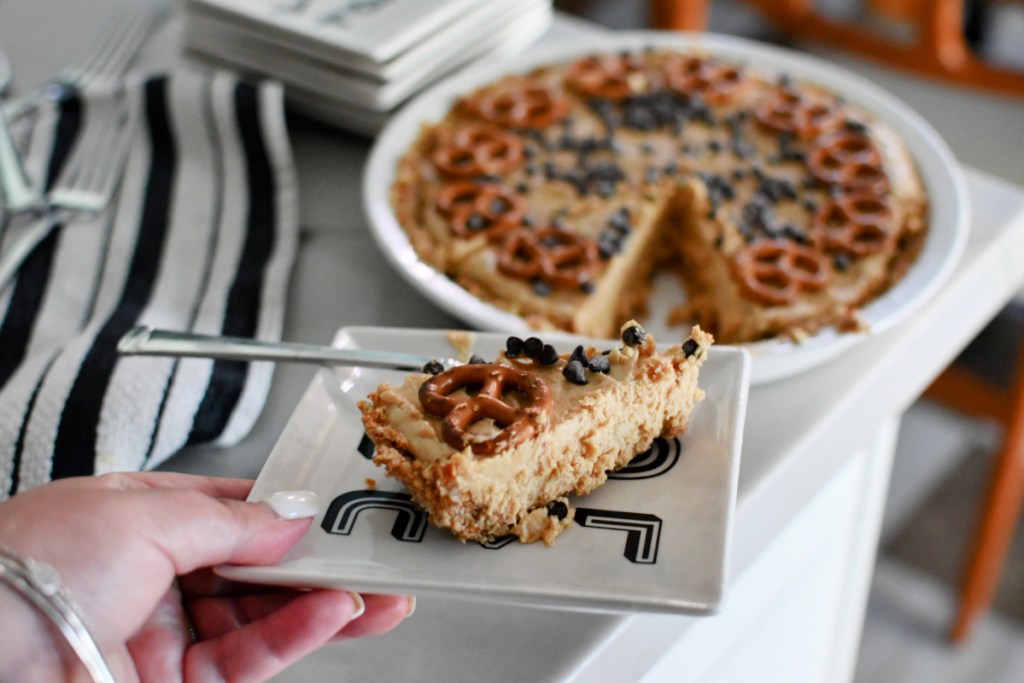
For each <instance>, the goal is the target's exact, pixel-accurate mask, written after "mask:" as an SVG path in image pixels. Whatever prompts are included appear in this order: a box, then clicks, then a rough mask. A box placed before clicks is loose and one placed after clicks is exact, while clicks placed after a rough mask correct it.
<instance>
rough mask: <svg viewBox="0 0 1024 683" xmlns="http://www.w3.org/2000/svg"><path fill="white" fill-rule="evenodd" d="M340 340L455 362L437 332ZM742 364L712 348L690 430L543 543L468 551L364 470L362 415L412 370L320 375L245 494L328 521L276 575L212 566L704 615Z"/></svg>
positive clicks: (737, 429) (733, 448)
mask: <svg viewBox="0 0 1024 683" xmlns="http://www.w3.org/2000/svg"><path fill="white" fill-rule="evenodd" d="M505 339H506V335H501V334H493V333H478V334H475V343H474V346H473V351H474V352H476V353H478V354H480V355H482V356H484V357H493V356H494V355H496V354H497V352H498V351H499V350H500V349H501V348H503V347H504V342H505ZM550 341H552V342H553V343H555V346H556V348H558V349H559V350H560V351H569V350H571V348H572V346H573V345H574V344H573V343H572V342H569V341H566V338H565V337H562V338H559V339H558V340H556V339H555V338H552V339H551V340H550ZM597 344H601V342H597ZM604 344H607V342H604ZM335 345H336V346H339V347H342V348H366V349H378V350H383V351H403V352H406V353H417V354H425V355H429V356H437V357H448V356H451V355H453V354H454V353H455V351H454V350H453V347H452V346H451V344H450V343H449V341H448V337H447V335H446V333H445V332H444V331H441V330H406V329H389V328H345V329H343V330H341V331H340V332H339V334H338V336H337V338H336V339H335ZM598 348H601V346H598ZM749 370H750V360H749V356H748V354H747V353H746V352H745V351H742V350H739V349H736V348H732V347H721V348H719V347H713V348H712V349H711V351H710V354H709V357H708V360H707V362H706V363H705V364H704V367H703V369H702V370H701V377H700V384H701V386H702V387H703V388H704V390H705V392H706V398H705V400H704V401H703V402H701V403H700V404H699V405H698V406H697V408H696V410H695V411H694V414H693V417H692V420H691V424H690V427H689V429H688V430H687V432H686V434H684V435H683V436H682V437H681V438H678V439H670V440H660V441H659V442H657V443H656V444H655V447H654V448H652V449H651V451H649V452H648V453H647V454H644V455H643V456H642V457H638V458H636V459H635V460H634V461H633V462H632V463H631V464H630V465H628V466H627V467H626V468H624V469H623V470H621V471H619V472H617V473H615V474H614V475H612V477H611V478H610V480H609V481H608V483H607V484H605V485H604V486H603V487H601V488H599V489H598V490H597V491H595V492H593V493H591V494H590V495H588V496H584V497H577V498H576V499H574V500H573V501H572V503H573V505H574V507H576V508H577V512H576V521H575V522H574V524H573V525H572V526H571V527H569V528H568V529H567V530H566V531H564V532H563V533H562V534H561V535H560V536H559V537H558V539H557V543H556V545H555V546H554V547H551V548H549V547H546V546H545V545H544V544H543V543H535V544H531V545H523V544H520V543H518V542H515V541H514V539H513V541H512V542H508V541H507V540H504V541H503V540H499V541H496V542H494V543H492V544H489V545H487V546H485V545H481V544H477V543H465V544H464V543H460V542H459V541H458V540H457V539H456V538H455V537H453V536H452V535H451V534H450V533H449V532H448V531H446V530H443V529H438V528H436V527H433V526H431V525H429V524H427V522H426V518H425V515H424V514H423V512H422V511H421V510H420V509H419V508H417V507H416V506H414V505H413V504H412V503H411V502H410V500H409V495H408V494H407V493H406V492H405V490H404V487H403V486H402V484H400V483H399V482H396V481H392V480H390V479H388V478H387V477H386V476H385V474H384V471H383V469H381V468H378V467H376V466H375V465H374V464H373V463H372V462H371V461H370V460H369V456H370V454H371V453H372V444H370V442H369V441H368V440H367V439H365V433H364V431H363V427H362V423H361V421H360V413H359V409H358V408H357V406H356V403H357V402H358V401H359V400H360V399H362V398H364V397H365V396H366V395H367V394H368V393H369V392H370V391H372V390H373V389H375V388H376V387H377V385H378V384H380V383H381V382H382V381H388V382H392V383H394V382H398V381H401V379H402V377H403V373H399V372H392V371H378V370H366V369H362V368H324V369H322V370H320V371H319V372H318V373H317V375H316V377H315V378H314V380H313V382H312V384H311V385H310V387H309V389H308V390H307V391H306V394H305V395H304V396H303V398H302V400H301V402H300V403H299V405H298V407H297V408H296V410H295V413H294V414H293V416H292V418H291V420H290V421H289V423H288V425H287V427H286V428H285V430H284V433H283V434H282V435H281V438H280V440H279V441H278V443H277V446H276V447H275V448H274V450H273V452H272V453H271V455H270V458H269V459H268V460H267V463H266V465H265V466H264V468H263V471H262V472H261V473H260V475H259V477H258V479H257V481H256V485H255V487H254V488H253V491H252V494H251V495H250V500H257V501H258V500H264V499H266V498H268V497H269V496H270V495H272V494H273V493H274V492H276V491H285V490H312V491H314V492H315V493H316V494H317V495H318V496H319V497H320V499H321V503H322V505H323V507H324V511H323V512H322V513H321V515H320V516H319V517H318V518H317V519H316V520H315V522H314V524H313V525H312V526H311V527H310V530H309V532H308V533H307V534H306V536H305V537H304V538H303V539H302V540H301V541H300V542H299V543H298V544H297V545H296V546H295V547H294V548H293V549H292V550H291V551H290V552H289V554H288V555H287V556H286V557H285V558H284V559H283V560H282V561H281V562H280V563H279V564H278V565H276V566H273V567H221V568H219V569H218V571H219V572H220V573H221V574H223V575H224V576H227V577H230V578H234V579H239V580H245V581H256V582H263V583H272V584H281V585H298V586H333V587H339V588H346V589H350V590H357V591H367V592H376V593H406V594H417V595H428V594H435V595H445V596H450V597H458V598H470V599H479V600H490V601H498V602H514V603H519V604H532V605H538V606H547V607H558V608H565V609H582V610H595V611H647V612H669V613H684V614H708V613H711V612H713V611H714V610H715V609H716V607H717V606H718V604H719V602H720V601H721V599H722V597H723V593H724V591H725V586H726V578H727V576H728V565H729V548H730V545H731V544H730V539H731V535H732V520H733V510H734V507H735V499H736V480H737V474H738V471H739V459H740V443H741V440H742V435H743V421H744V415H745V412H746V399H747V388H748V382H749ZM370 480H372V482H371V481H370Z"/></svg>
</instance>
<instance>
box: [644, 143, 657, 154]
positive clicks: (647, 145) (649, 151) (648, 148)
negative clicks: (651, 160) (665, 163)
mask: <svg viewBox="0 0 1024 683" xmlns="http://www.w3.org/2000/svg"><path fill="white" fill-rule="evenodd" d="M640 151H641V152H643V153H644V154H654V151H655V150H654V145H652V144H651V143H649V142H645V143H643V144H642V145H640Z"/></svg>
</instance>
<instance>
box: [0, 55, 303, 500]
mask: <svg viewBox="0 0 1024 683" xmlns="http://www.w3.org/2000/svg"><path fill="white" fill-rule="evenodd" d="M110 96H111V95H110V94H109V93H107V94H105V95H100V94H88V93H87V94H82V95H80V96H78V97H72V98H70V99H66V100H64V101H61V102H60V103H54V104H52V105H47V106H45V107H43V108H42V109H41V110H40V112H39V114H38V116H37V117H35V119H34V123H33V124H32V126H31V130H30V131H28V132H27V135H26V140H27V143H26V144H27V149H26V166H27V167H28V170H29V171H30V174H34V175H35V177H37V178H44V177H45V178H46V179H47V183H49V184H51V185H52V183H53V182H54V179H55V178H57V177H58V174H59V172H60V170H61V167H62V165H63V164H65V163H66V162H67V161H68V159H69V158H70V157H71V155H72V154H73V150H74V145H75V141H76V140H78V139H80V138H81V137H82V136H83V135H84V132H85V131H86V130H87V129H88V127H89V125H90V122H92V123H93V125H95V119H96V117H97V116H100V115H102V114H103V112H104V111H108V110H109V107H106V108H105V107H102V106H99V105H100V104H101V102H102V99H103V97H110ZM127 96H128V98H129V101H130V102H131V105H132V106H130V107H129V109H130V111H131V112H132V114H131V116H130V118H129V123H128V125H127V126H126V128H125V134H127V135H131V136H132V142H131V148H130V153H129V157H128V161H127V165H126V167H125V173H124V177H123V180H122V182H121V185H120V188H119V191H118V195H117V198H116V200H115V201H114V202H113V203H112V205H111V207H110V208H109V210H107V211H106V212H105V213H103V214H102V215H100V216H97V217H96V218H94V219H89V220H86V221H75V222H74V223H67V224H63V225H58V227H57V229H56V230H54V231H53V232H52V233H51V234H50V236H49V237H48V238H47V239H46V240H45V241H43V242H42V243H41V244H40V245H39V246H38V247H37V248H36V249H35V251H34V252H33V253H32V255H31V256H30V258H29V259H28V261H27V262H26V263H25V264H24V266H23V267H22V269H21V270H20V271H19V273H18V277H17V279H16V280H15V281H13V282H12V283H11V284H10V285H8V286H7V287H6V288H5V289H4V290H3V291H2V292H0V498H4V497H7V496H9V495H13V494H15V493H17V492H19V491H24V490H27V489H29V488H32V487H34V486H38V485H40V484H43V483H45V482H47V481H49V480H50V479H57V478H62V477H68V476H75V475H88V474H94V473H97V474H98V473H102V472H109V471H116V470H140V469H146V468H150V467H154V466H156V465H157V464H159V463H160V462H161V461H163V460H165V459H166V458H167V457H169V456H170V455H172V454H173V453H175V452H176V451H178V450H179V449H181V448H182V447H184V446H186V445H189V444H196V443H201V442H216V443H219V444H223V445H230V444H233V443H235V442H237V441H238V440H239V439H240V438H242V437H243V436H244V435H245V434H246V433H247V432H248V431H249V430H250V428H251V427H252V425H253V423H254V422H255V420H256V418H257V416H258V414H259V412H260V410H261V409H262V406H263V403H264V401H265V399H266V395H267V392H268V390H269V387H270V381H271V374H272V366H271V365H270V364H268V363H252V364H248V363H240V362H226V361H212V360H205V359H173V358H155V357H154V358H143V357H131V358H129V357H125V358H121V357H118V355H117V353H116V350H115V349H116V344H117V341H118V339H119V338H120V337H121V336H122V335H123V334H124V333H125V332H127V331H128V330H129V329H130V328H131V327H132V326H134V325H137V324H145V325H152V326H154V327H163V328H171V329H177V330H194V331H197V332H202V333H206V334H228V335H236V336H243V337H255V338H259V339H279V338H280V334H281V326H282V323H283V317H284V306H285V294H286V289H287V284H288V278H289V274H290V271H291V267H292V264H293V262H294V258H295V250H296V242H297V187H296V180H295V172H294V167H293V164H292V159H291V150H290V147H289V144H288V137H287V131H286V128H285V121H284V113H283V98H282V92H281V89H280V87H279V86H277V85H275V84H270V83H267V84H260V85H252V84H249V83H245V82H240V81H238V80H237V79H236V78H235V77H233V76H231V75H229V74H226V73H221V74H212V75H211V74H198V73H192V72H184V71H183V72H175V73H174V74H172V75H164V76H158V77H153V78H150V79H148V80H146V81H144V82H141V83H138V84H135V85H133V86H131V87H129V88H128V89H127ZM16 231H17V227H12V228H10V229H9V230H8V232H9V233H10V234H5V235H3V236H2V240H0V248H3V246H4V244H5V243H9V240H11V239H13V238H14V237H15V234H14V233H15V232H16Z"/></svg>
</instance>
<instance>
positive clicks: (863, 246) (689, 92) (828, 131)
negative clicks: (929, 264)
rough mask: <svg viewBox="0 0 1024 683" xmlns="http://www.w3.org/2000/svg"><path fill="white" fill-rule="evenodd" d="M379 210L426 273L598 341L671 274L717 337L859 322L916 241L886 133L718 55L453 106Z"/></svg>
mask: <svg viewBox="0 0 1024 683" xmlns="http://www.w3.org/2000/svg"><path fill="white" fill-rule="evenodd" d="M391 198H392V204H393V206H394V209H395V212H396V215H397V217H398V220H399V222H400V224H401V225H402V226H403V229H404V230H405V231H406V233H407V234H408V235H409V238H410V241H411V242H412V245H413V247H414V248H415V250H416V251H417V253H418V254H419V256H420V258H422V259H423V260H424V261H426V262H427V263H429V264H431V265H432V266H434V267H435V268H437V269H438V270H440V271H442V272H444V273H446V274H447V275H448V276H449V277H451V278H452V279H453V280H455V281H456V282H458V283H459V284H460V285H461V286H462V287H464V288H465V289H467V290H469V291H470V292H472V293H473V294H475V295H476V296H478V297H480V298H481V299H483V300H485V301H487V302H490V303H492V304H494V305H496V306H498V307H501V308H503V309H506V310H508V311H510V312H512V313H515V314H517V315H520V316H523V317H524V318H525V319H527V320H528V321H529V322H530V324H531V325H532V326H533V327H535V328H538V329H544V328H561V329H564V330H569V331H572V332H577V333H580V334H585V335H589V336H595V337H611V336H613V335H614V334H615V331H616V330H618V329H619V326H620V325H621V324H622V322H623V321H625V320H628V319H630V318H632V317H636V316H641V315H643V314H644V312H645V309H646V301H647V298H648V295H649V292H650V284H649V283H650V280H651V277H652V275H653V274H654V273H656V272H662V271H667V272H670V273H672V274H674V275H676V276H678V277H679V278H680V280H681V281H682V283H683V286H684V287H685V289H686V291H687V299H686V301H685V302H682V301H681V302H680V304H679V306H678V307H677V309H676V310H675V311H674V313H673V319H674V322H679V323H682V322H686V323H688V324H694V323H697V324H699V325H701V326H702V327H703V328H704V329H705V330H708V331H709V332H711V333H713V334H714V335H715V337H716V338H717V339H718V340H719V341H720V342H729V343H733V342H745V341H755V340H759V339H765V338H770V337H777V336H782V337H789V338H797V339H799V338H801V337H804V336H807V335H810V334H814V333H815V332H816V331H818V330H819V329H820V328H821V327H823V326H826V325H835V326H837V327H839V328H840V329H851V328H858V327H859V326H860V322H859V316H858V309H859V308H860V307H861V306H863V305H864V304H865V303H866V302H868V301H870V300H872V299H873V298H874V297H876V296H878V295H879V294H880V293H881V292H884V291H885V290H886V289H888V288H889V287H890V286H891V285H892V284H893V283H894V282H895V281H896V280H898V279H899V278H900V277H901V276H902V274H903V273H904V272H905V270H906V268H907V267H908V265H909V264H910V263H911V262H912V260H913V259H914V258H915V257H916V255H917V253H918V252H919V249H920V246H921V244H922V242H923V239H924V236H925V234H926V232H927V225H928V223H927V210H928V206H927V199H926V197H925V194H924V190H923V186H922V183H921V180H920V178H919V176H918V172H917V170H916V168H915V165H914V163H913V161H912V159H911V157H910V155H909V153H908V151H907V149H906V147H905V145H904V144H903V142H902V141H901V140H900V139H899V137H898V136H897V135H896V133H895V132H894V131H893V130H891V129H890V128H889V127H887V126H886V125H885V124H883V123H882V122H880V121H878V120H876V119H875V118H874V117H873V116H872V114H871V113H870V112H868V111H866V110H865V109H864V108H862V107H860V106H858V105H856V104H854V103H852V102H849V101H846V100H844V99H843V98H842V97H840V96H838V95H836V94H835V93H833V92H830V91H829V90H828V89H826V88H825V87H822V86H820V85H816V84H811V83H804V82H797V81H795V80H793V79H791V78H789V77H788V76H787V75H786V74H780V73H767V72H765V71H763V70H761V69H758V68H757V67H755V66H752V65H747V64H740V63H733V62H729V61H726V60H724V59H720V58H717V57H715V56H713V55H708V54H702V53H697V52H682V51H678V50H670V49H662V48H659V49H649V50H642V51H637V52H634V53H618V54H600V55H592V56H588V57H584V58H580V59H577V60H575V61H572V62H569V63H562V64H553V65H549V66H545V67H542V68H538V69H535V70H533V71H531V72H529V73H527V74H517V75H511V76H507V77H505V78H502V79H500V80H498V81H496V82H493V83H491V84H488V85H486V86H484V87H481V88H479V89H477V90H476V91H474V92H471V93H469V94H467V95H465V96H464V97H462V98H460V99H459V100H457V101H456V102H455V104H454V105H453V107H452V108H451V109H450V111H449V112H448V114H447V115H446V116H445V117H444V118H443V119H442V120H440V121H439V122H437V123H435V124H431V125H428V126H426V127H424V129H423V130H422V132H421V134H420V135H419V137H418V139H417V140H416V142H415V143H414V144H413V145H412V146H411V148H410V149H409V150H408V151H407V153H406V154H405V156H404V157H403V158H402V159H401V160H400V162H399V165H398V168H397V173H396V180H395V183H394V186H393V187H392V197H391Z"/></svg>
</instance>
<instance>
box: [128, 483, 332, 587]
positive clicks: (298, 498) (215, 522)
mask: <svg viewBox="0 0 1024 683" xmlns="http://www.w3.org/2000/svg"><path fill="white" fill-rule="evenodd" d="M148 493H150V494H151V495H155V496H157V497H159V498H161V499H162V500H160V504H159V505H157V506H154V507H151V508H150V510H151V511H160V510H164V511H168V512H169V511H174V512H173V514H163V515H162V514H159V512H158V514H156V515H155V517H156V518H157V519H156V520H155V524H156V525H157V528H155V529H152V530H151V531H152V533H151V534H150V539H151V540H153V541H154V542H155V543H156V544H157V545H158V546H159V548H160V550H161V551H162V552H163V554H164V555H165V556H166V557H167V558H168V559H169V560H170V561H171V563H172V564H173V565H174V571H175V573H176V574H177V575H179V576H180V575H182V574H186V573H188V572H191V571H193V570H195V569H199V568H201V567H210V566H214V565H218V564H273V563H275V562H277V561H278V560H280V559H281V557H283V556H284V554H285V553H286V552H287V551H288V549H289V548H291V547H292V546H293V545H294V544H295V543H296V542H297V541H298V540H299V538H301V537H302V535H303V534H304V533H305V532H306V530H307V529H308V528H309V525H310V523H311V521H312V518H313V517H314V516H315V515H316V514H317V513H318V512H319V509H320V506H319V501H318V500H317V497H316V494H314V493H312V492H310V491H283V492H278V493H275V494H274V495H273V496H271V497H270V498H268V499H267V500H266V501H263V502H260V503H250V502H243V501H240V500H235V499H230V498H229V499H224V498H215V497H212V496H209V495H205V494H203V493H201V492H197V491H190V490H187V489H164V490H156V491H150V492H148Z"/></svg>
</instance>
